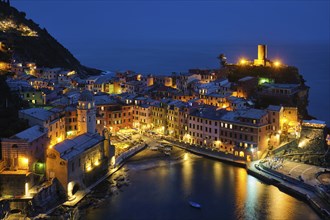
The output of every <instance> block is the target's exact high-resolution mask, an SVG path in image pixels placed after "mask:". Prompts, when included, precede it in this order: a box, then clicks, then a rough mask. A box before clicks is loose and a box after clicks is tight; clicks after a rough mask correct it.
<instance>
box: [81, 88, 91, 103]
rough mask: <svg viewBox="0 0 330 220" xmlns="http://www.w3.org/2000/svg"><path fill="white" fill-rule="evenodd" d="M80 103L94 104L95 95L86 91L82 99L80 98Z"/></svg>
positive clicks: (83, 92)
mask: <svg viewBox="0 0 330 220" xmlns="http://www.w3.org/2000/svg"><path fill="white" fill-rule="evenodd" d="M78 101H83V102H92V101H94V96H93V94H92V93H91V92H90V91H88V90H84V91H82V93H81V94H80V97H79V100H78Z"/></svg>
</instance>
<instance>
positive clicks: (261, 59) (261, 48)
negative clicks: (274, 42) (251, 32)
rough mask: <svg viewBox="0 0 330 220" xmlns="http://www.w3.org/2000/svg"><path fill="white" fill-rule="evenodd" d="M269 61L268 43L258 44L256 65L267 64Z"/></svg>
mask: <svg viewBox="0 0 330 220" xmlns="http://www.w3.org/2000/svg"><path fill="white" fill-rule="evenodd" d="M266 61H267V45H264V44H259V45H258V59H256V60H254V65H255V66H266Z"/></svg>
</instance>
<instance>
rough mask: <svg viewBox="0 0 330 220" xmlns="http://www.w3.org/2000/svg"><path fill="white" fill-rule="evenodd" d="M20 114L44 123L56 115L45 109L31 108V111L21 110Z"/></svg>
mask: <svg viewBox="0 0 330 220" xmlns="http://www.w3.org/2000/svg"><path fill="white" fill-rule="evenodd" d="M20 112H21V113H23V114H26V115H29V116H31V117H34V118H37V119H39V120H42V121H46V120H48V119H49V118H50V117H51V116H52V115H53V114H54V113H52V112H50V111H47V110H45V109H43V108H29V109H24V110H20Z"/></svg>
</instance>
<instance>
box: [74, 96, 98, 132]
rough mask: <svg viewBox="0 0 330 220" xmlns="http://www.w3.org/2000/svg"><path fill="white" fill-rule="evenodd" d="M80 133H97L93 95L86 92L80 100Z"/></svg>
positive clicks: (78, 109)
mask: <svg viewBox="0 0 330 220" xmlns="http://www.w3.org/2000/svg"><path fill="white" fill-rule="evenodd" d="M77 113H78V133H79V134H83V133H91V134H94V133H96V108H95V100H94V96H93V94H92V93H91V92H90V91H88V90H85V91H83V92H82V93H81V95H80V97H79V99H78V107H77Z"/></svg>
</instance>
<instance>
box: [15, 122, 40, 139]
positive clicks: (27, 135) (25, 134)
mask: <svg viewBox="0 0 330 220" xmlns="http://www.w3.org/2000/svg"><path fill="white" fill-rule="evenodd" d="M44 134H46V129H44V128H42V127H41V126H39V125H35V126H33V127H31V128H28V129H26V130H24V131H22V132H20V133H17V134H15V135H14V136H13V138H20V139H25V140H27V141H28V142H32V141H34V140H36V139H38V138H39V137H41V136H42V135H44Z"/></svg>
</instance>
